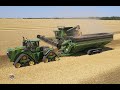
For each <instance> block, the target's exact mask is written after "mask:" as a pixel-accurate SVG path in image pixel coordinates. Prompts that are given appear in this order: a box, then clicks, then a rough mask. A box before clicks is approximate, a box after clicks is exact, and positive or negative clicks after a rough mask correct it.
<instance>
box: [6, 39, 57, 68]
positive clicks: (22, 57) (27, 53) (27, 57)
mask: <svg viewBox="0 0 120 90" xmlns="http://www.w3.org/2000/svg"><path fill="white" fill-rule="evenodd" d="M39 41H40V39H37V38H36V39H33V40H28V39H25V38H24V37H23V45H22V46H21V47H16V48H9V49H8V50H7V56H8V57H9V59H10V61H11V62H14V63H13V65H14V66H15V67H16V68H19V67H21V66H26V65H29V66H31V65H34V64H37V63H39V62H42V61H43V62H45V63H47V62H50V61H56V60H59V57H58V55H57V54H56V53H55V52H54V50H53V48H49V47H44V46H42V47H39Z"/></svg>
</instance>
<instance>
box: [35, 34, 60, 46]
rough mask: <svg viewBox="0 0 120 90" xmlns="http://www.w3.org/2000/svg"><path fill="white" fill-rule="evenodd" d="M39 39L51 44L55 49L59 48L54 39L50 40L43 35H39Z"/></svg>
mask: <svg viewBox="0 0 120 90" xmlns="http://www.w3.org/2000/svg"><path fill="white" fill-rule="evenodd" d="M37 38H39V39H41V40H42V41H44V42H46V43H48V44H50V45H53V46H55V47H57V45H58V43H57V42H55V41H53V40H52V39H49V38H46V37H45V36H42V35H37Z"/></svg>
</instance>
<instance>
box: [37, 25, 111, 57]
mask: <svg viewBox="0 0 120 90" xmlns="http://www.w3.org/2000/svg"><path fill="white" fill-rule="evenodd" d="M79 29H80V26H79V25H77V26H76V27H58V30H56V31H54V33H55V38H54V39H52V38H47V37H45V36H42V35H37V38H38V39H41V40H43V41H44V42H46V43H48V44H51V45H53V46H55V47H57V49H58V52H59V53H60V56H70V55H75V54H77V53H80V52H85V53H86V54H88V55H92V54H95V53H100V52H102V51H103V48H104V46H105V45H106V44H108V43H110V42H111V41H112V40H113V33H96V34H86V35H82V32H80V31H79Z"/></svg>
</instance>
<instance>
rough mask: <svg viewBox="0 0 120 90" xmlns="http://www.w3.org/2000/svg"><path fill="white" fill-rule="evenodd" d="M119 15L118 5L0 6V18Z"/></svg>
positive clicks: (119, 7) (119, 8)
mask: <svg viewBox="0 0 120 90" xmlns="http://www.w3.org/2000/svg"><path fill="white" fill-rule="evenodd" d="M103 16H120V6H0V18H43V17H47V18H51V17H68V18H69V17H103Z"/></svg>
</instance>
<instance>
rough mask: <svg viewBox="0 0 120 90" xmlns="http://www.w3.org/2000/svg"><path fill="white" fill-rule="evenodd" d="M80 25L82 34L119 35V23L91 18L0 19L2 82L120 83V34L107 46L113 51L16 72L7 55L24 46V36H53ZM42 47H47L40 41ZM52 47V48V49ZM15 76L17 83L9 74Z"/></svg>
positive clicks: (0, 73)
mask: <svg viewBox="0 0 120 90" xmlns="http://www.w3.org/2000/svg"><path fill="white" fill-rule="evenodd" d="M76 25H80V31H82V33H83V34H90V33H97V32H120V21H119V20H92V19H0V83H7V84H12V83H13V84H19V83H22V84H24V83H32V84H36V83H41V84H43V83H45V84H46V83H50V84H51V83H56V84H64V83H68V84H73V83H75V84H86V83H87V84H88V83H90V84H96V83H97V84H108V83H110V84H111V83H112V84H114V83H115V84H116V83H118V84H120V34H119V33H118V34H115V35H114V40H113V41H112V42H111V43H110V44H108V45H106V46H107V47H110V48H113V50H108V51H105V52H102V53H100V54H95V55H92V56H88V55H83V56H70V57H61V59H60V61H56V62H50V63H47V64H45V63H43V62H41V63H40V64H37V65H34V66H27V67H22V68H19V69H16V68H15V67H14V66H13V65H12V63H11V62H9V59H8V58H7V56H6V50H7V49H8V48H10V47H16V46H20V45H22V37H23V36H24V37H25V38H28V39H32V38H36V36H37V35H38V34H41V35H45V36H47V37H54V33H53V31H54V30H56V29H57V26H76ZM40 45H41V46H43V45H47V46H50V45H49V44H46V43H44V42H42V41H41V42H40ZM50 47H51V46H50ZM10 74H14V76H15V78H14V80H10V79H9V75H10Z"/></svg>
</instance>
